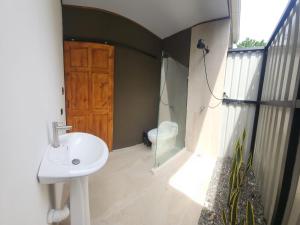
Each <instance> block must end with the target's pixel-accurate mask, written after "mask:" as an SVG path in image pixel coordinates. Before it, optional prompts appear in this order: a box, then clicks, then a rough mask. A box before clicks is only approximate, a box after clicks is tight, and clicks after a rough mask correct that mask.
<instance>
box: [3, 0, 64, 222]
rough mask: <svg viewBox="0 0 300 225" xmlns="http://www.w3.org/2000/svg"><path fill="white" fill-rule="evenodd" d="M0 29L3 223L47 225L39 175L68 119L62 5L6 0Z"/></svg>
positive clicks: (43, 0) (53, 0)
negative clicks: (54, 133)
mask: <svg viewBox="0 0 300 225" xmlns="http://www.w3.org/2000/svg"><path fill="white" fill-rule="evenodd" d="M0 27H1V35H0V177H1V181H0V183H1V186H0V224H1V225H20V224H24V225H43V224H47V222H46V215H47V211H48V209H49V208H50V207H51V204H50V202H51V201H50V199H49V190H48V187H47V186H45V185H40V184H39V183H38V182H37V172H38V167H39V163H40V161H41V158H42V156H43V153H44V150H45V148H46V146H47V145H48V144H49V133H50V125H51V122H52V121H59V120H60V121H63V120H64V116H61V115H60V108H64V97H63V96H62V95H61V87H62V85H63V48H62V17H61V3H60V1H59V0H27V1H12V0H2V1H1V5H0Z"/></svg>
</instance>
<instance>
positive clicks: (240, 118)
mask: <svg viewBox="0 0 300 225" xmlns="http://www.w3.org/2000/svg"><path fill="white" fill-rule="evenodd" d="M262 59H263V52H262V51H256V52H233V53H228V56H227V64H226V76H225V83H224V92H225V93H226V95H227V96H228V98H229V99H238V100H252V101H256V100H257V94H258V86H259V77H260V74H261V65H262ZM255 109H256V105H255V104H236V103H233V104H223V105H222V110H223V115H222V121H223V126H222V143H221V148H220V155H221V156H232V154H233V148H234V144H235V142H236V140H237V139H238V138H240V136H241V134H242V133H243V130H244V129H245V130H246V134H247V136H246V143H245V147H246V150H245V156H244V157H245V159H247V158H248V153H249V152H250V147H251V138H252V129H253V123H254V115H255Z"/></svg>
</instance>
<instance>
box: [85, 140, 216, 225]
mask: <svg viewBox="0 0 300 225" xmlns="http://www.w3.org/2000/svg"><path fill="white" fill-rule="evenodd" d="M152 154H153V153H152V152H151V150H150V149H148V148H146V147H144V146H143V145H136V146H133V147H130V148H125V149H122V150H117V151H114V152H112V153H111V154H110V156H109V160H108V163H107V164H106V166H105V167H104V168H103V169H102V170H101V171H100V172H98V173H96V174H95V175H93V176H91V177H90V183H89V184H90V208H91V209H90V210H91V220H92V225H196V224H197V223H198V219H199V215H200V212H201V208H202V207H203V205H205V204H206V203H205V195H206V191H207V187H208V184H209V180H210V175H211V173H212V171H213V166H214V160H213V159H208V158H203V157H200V156H197V155H192V154H191V153H190V152H187V151H184V152H182V153H180V155H179V156H177V157H175V159H174V160H172V161H171V162H170V163H168V164H167V165H166V166H164V167H163V168H162V169H160V170H159V171H158V172H157V173H155V174H153V173H152V172H151V168H152V166H153V161H154V159H153V155H152Z"/></svg>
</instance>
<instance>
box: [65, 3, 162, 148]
mask: <svg viewBox="0 0 300 225" xmlns="http://www.w3.org/2000/svg"><path fill="white" fill-rule="evenodd" d="M63 28H64V36H65V37H75V38H82V39H96V40H109V41H111V42H116V43H122V44H123V45H124V46H130V47H132V48H135V49H138V50H140V51H143V52H145V53H147V54H151V55H154V56H156V58H153V57H150V56H147V55H145V54H142V53H141V52H139V51H135V50H133V49H131V48H127V47H123V46H119V45H116V46H115V51H116V52H115V79H114V81H115V86H114V91H115V92H114V98H115V99H114V129H113V133H114V134H113V149H118V148H124V147H128V146H132V145H135V144H138V143H141V142H142V132H143V131H145V130H150V129H152V128H154V127H157V120H158V101H159V88H160V70H161V50H162V40H161V39H160V38H158V37H157V36H155V35H154V34H152V33H150V32H149V31H148V30H146V29H145V28H143V27H141V26H140V25H138V24H136V23H135V22H132V21H130V20H128V19H126V18H124V17H121V16H118V15H116V14H112V13H109V12H105V11H101V10H97V9H92V8H82V7H73V6H63Z"/></svg>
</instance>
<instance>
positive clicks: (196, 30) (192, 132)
mask: <svg viewBox="0 0 300 225" xmlns="http://www.w3.org/2000/svg"><path fill="white" fill-rule="evenodd" d="M229 36H230V20H229V19H224V20H219V21H215V22H209V23H205V24H200V25H198V26H195V27H193V28H192V36H191V49H190V64H189V81H188V104H187V131H186V146H187V149H188V150H190V151H197V152H199V153H206V154H210V155H214V156H217V155H218V152H219V148H220V143H221V128H222V107H216V108H214V109H211V108H208V106H215V105H218V104H220V101H219V100H215V99H213V97H212V96H211V93H210V92H209V90H208V87H207V84H206V80H205V73H204V65H203V55H202V51H201V50H200V49H197V47H196V45H197V42H198V40H199V39H200V38H202V39H204V40H205V42H206V44H207V45H208V46H209V49H210V53H209V54H208V55H207V56H206V65H207V73H208V79H209V82H210V86H211V87H212V89H213V92H214V94H215V95H216V96H218V97H221V98H222V97H223V87H224V79H225V68H226V58H227V50H228V45H229Z"/></svg>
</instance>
